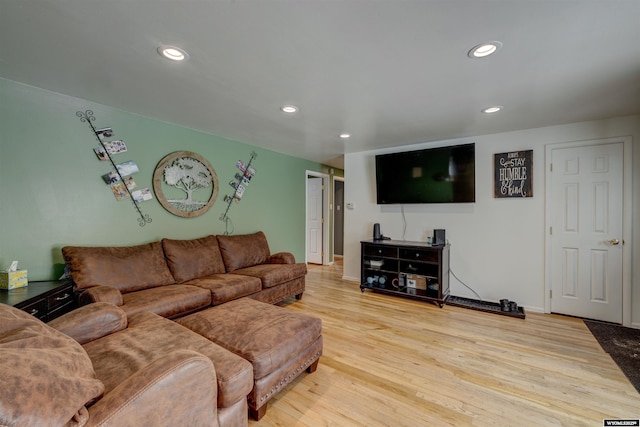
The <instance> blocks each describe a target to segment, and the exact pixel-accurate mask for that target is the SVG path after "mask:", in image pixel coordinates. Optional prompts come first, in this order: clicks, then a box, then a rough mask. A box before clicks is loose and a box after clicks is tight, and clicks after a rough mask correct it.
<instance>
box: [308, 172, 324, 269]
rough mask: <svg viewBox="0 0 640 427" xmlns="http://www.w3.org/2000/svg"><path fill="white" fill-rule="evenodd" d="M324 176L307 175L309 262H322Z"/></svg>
mask: <svg viewBox="0 0 640 427" xmlns="http://www.w3.org/2000/svg"><path fill="white" fill-rule="evenodd" d="M322 212H323V206H322V178H318V177H312V176H309V177H307V262H310V263H312V264H322V236H323V233H322V232H323V230H322V225H323V221H322Z"/></svg>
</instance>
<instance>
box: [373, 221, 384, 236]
mask: <svg viewBox="0 0 640 427" xmlns="http://www.w3.org/2000/svg"><path fill="white" fill-rule="evenodd" d="M381 237H382V234H380V224H378V223H377V222H376V223H375V224H373V240H380V238H381Z"/></svg>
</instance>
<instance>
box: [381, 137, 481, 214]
mask: <svg viewBox="0 0 640 427" xmlns="http://www.w3.org/2000/svg"><path fill="white" fill-rule="evenodd" d="M376 194H377V201H378V204H379V205H382V204H410V203H471V202H475V201H476V173H475V144H473V143H472V144H464V145H454V146H449V147H437V148H427V149H424V150H416V151H405V152H402V153H390V154H379V155H377V156H376Z"/></svg>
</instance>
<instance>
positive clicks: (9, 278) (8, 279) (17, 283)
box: [0, 270, 29, 289]
mask: <svg viewBox="0 0 640 427" xmlns="http://www.w3.org/2000/svg"><path fill="white" fill-rule="evenodd" d="M28 284H29V282H28V281H27V270H18V271H10V272H6V271H0V289H15V288H22V287H24V286H27V285H28Z"/></svg>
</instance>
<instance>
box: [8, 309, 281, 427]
mask: <svg viewBox="0 0 640 427" xmlns="http://www.w3.org/2000/svg"><path fill="white" fill-rule="evenodd" d="M274 308H275V307H274ZM0 356H1V358H0V368H1V370H2V377H1V378H0V424H2V425H24V426H27V425H28V426H40V425H59V426H77V427H81V426H97V425H100V426H134V425H135V426H138V425H140V426H141V425H153V426H179V425H185V426H186V425H188V426H224V427H227V426H228V427H233V426H246V425H247V424H248V417H247V398H246V396H247V394H248V393H249V392H250V391H251V389H252V387H253V368H252V365H251V364H250V363H249V362H247V361H246V360H244V359H243V358H241V357H239V356H237V355H235V354H233V353H232V352H230V351H228V350H226V349H224V348H222V347H221V346H219V345H217V344H215V343H213V342H211V341H210V340H208V339H206V338H204V337H202V336H200V335H198V334H196V333H194V332H192V331H190V330H189V329H187V328H185V327H182V326H180V325H178V324H177V323H175V322H173V321H170V320H168V319H165V318H163V317H160V316H158V315H156V314H153V313H137V314H133V315H131V316H127V314H126V313H125V312H124V311H123V310H121V309H120V308H118V307H116V306H114V305H113V304H109V303H95V304H91V305H88V306H84V307H80V308H79V309H77V310H75V311H72V312H70V313H67V314H65V315H63V316H61V317H59V318H57V319H55V320H53V321H51V322H50V323H49V324H45V323H43V322H42V321H40V320H38V319H36V318H35V317H33V316H31V315H30V314H27V313H25V312H23V311H21V310H18V309H16V308H13V307H10V306H8V305H4V304H0Z"/></svg>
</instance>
